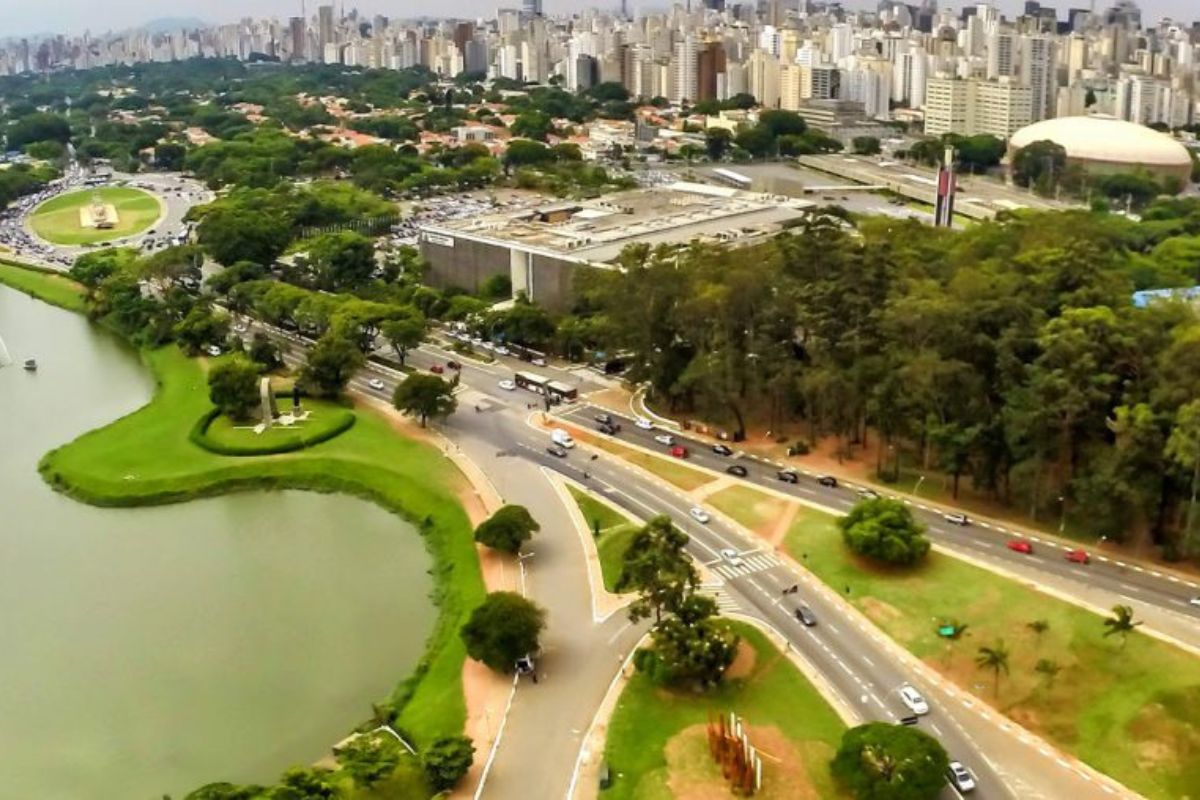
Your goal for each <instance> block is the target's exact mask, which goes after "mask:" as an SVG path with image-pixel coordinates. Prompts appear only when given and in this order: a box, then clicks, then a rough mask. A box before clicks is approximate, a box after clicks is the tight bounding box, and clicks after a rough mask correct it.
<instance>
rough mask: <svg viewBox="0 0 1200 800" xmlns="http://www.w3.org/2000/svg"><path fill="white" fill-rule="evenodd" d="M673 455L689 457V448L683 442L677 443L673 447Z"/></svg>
mask: <svg viewBox="0 0 1200 800" xmlns="http://www.w3.org/2000/svg"><path fill="white" fill-rule="evenodd" d="M671 455H673V456H675V457H676V458H687V457H688V449H687V448H686V447H684V446H683V445H681V444H677V445H675V446H674V447H672V448H671Z"/></svg>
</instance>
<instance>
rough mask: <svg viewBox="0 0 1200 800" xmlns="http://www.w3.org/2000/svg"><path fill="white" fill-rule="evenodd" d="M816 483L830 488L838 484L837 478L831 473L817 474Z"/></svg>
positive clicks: (834, 487)
mask: <svg viewBox="0 0 1200 800" xmlns="http://www.w3.org/2000/svg"><path fill="white" fill-rule="evenodd" d="M817 483H819V484H821V485H822V486H828V487H829V488H830V489H836V488H837V485H838V482H837V478H835V477H833V476H832V475H818V476H817Z"/></svg>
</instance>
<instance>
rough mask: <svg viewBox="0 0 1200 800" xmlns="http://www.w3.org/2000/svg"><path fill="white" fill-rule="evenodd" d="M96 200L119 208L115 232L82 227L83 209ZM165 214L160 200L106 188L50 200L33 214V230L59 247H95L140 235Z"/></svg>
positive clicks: (120, 189) (124, 189) (134, 191)
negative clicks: (61, 245)
mask: <svg viewBox="0 0 1200 800" xmlns="http://www.w3.org/2000/svg"><path fill="white" fill-rule="evenodd" d="M94 196H98V198H99V200H100V202H101V203H107V204H111V205H112V206H113V207H115V208H116V210H117V224H116V225H115V226H113V227H112V228H109V229H107V230H96V229H92V228H84V227H83V226H81V225H80V224H79V209H81V208H84V207H86V206H88V205H90V204H91V203H92V200H93V197H94ZM161 211H162V207H161V205H160V204H159V201H158V198H156V197H154V195H151V194H148V193H146V192H143V191H142V190H141V189H131V188H128V187H119V186H105V187H101V188H98V189H83V190H81V191H78V192H68V193H67V194H61V195H59V196H58V197H52V198H50V199H49V200H47V201H46V202H44V203H42V204H41V205H40V206H38V207H37V208H35V209H34V210H33V212H32V213H31V214H30V216H29V226H30V227H31V228H33V232H34V233H36V234H37V235H38V236H40V237H42V238H43V239H45V240H46V241H48V242H54V243H55V244H65V245H80V244H95V243H98V242H110V241H112V240H114V239H120V238H123V237H125V236H131V235H133V234H135V233H140V232H141V231H143V230H145V229H146V228H148V227H150V226H151V225H152V224H153V223H154V221H155V220H156V219H158V217H159V215H160V213H161Z"/></svg>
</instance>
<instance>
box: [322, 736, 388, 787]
mask: <svg viewBox="0 0 1200 800" xmlns="http://www.w3.org/2000/svg"><path fill="white" fill-rule="evenodd" d="M336 755H337V761H338V764H340V765H341V767H342V769H343V770H345V771H346V773H347V774H349V775H350V777H351V778H353V779H354V783H355V784H356V785H358V786H363V787H366V788H368V789H369V788H371V787H372V786H374V785H375V784H377V783H379V782H380V781H382V780H383V779H384V778H387V777H388V776H390V775H391V774H392V773H393V772H395V771H396V767H398V766H400V757H401V753H400V745H399V743H398V742H397V741H396V740H395V739H394V738H392V737H391V736H385V735H380V734H378V733H364V734H361V735H359V736H355V737H354V738H353V739H351V740H350V741H349V742H347V743H346V745H345V746H343V747H341V748H340V749H339V750H338V751H337V753H336Z"/></svg>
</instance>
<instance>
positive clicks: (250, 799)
mask: <svg viewBox="0 0 1200 800" xmlns="http://www.w3.org/2000/svg"><path fill="white" fill-rule="evenodd" d="M266 791H267V790H266V789H265V788H263V787H262V786H255V785H253V784H251V785H246V786H236V785H234V784H232V783H228V782H226V781H220V782H217V783H209V784H205V785H204V786H201V787H200V788H199V789H196V790H194V791H191V792H188V793H187V794H186V795H184V797H183V800H260V798H262V797H264V796H266V794H265V793H266Z"/></svg>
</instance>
